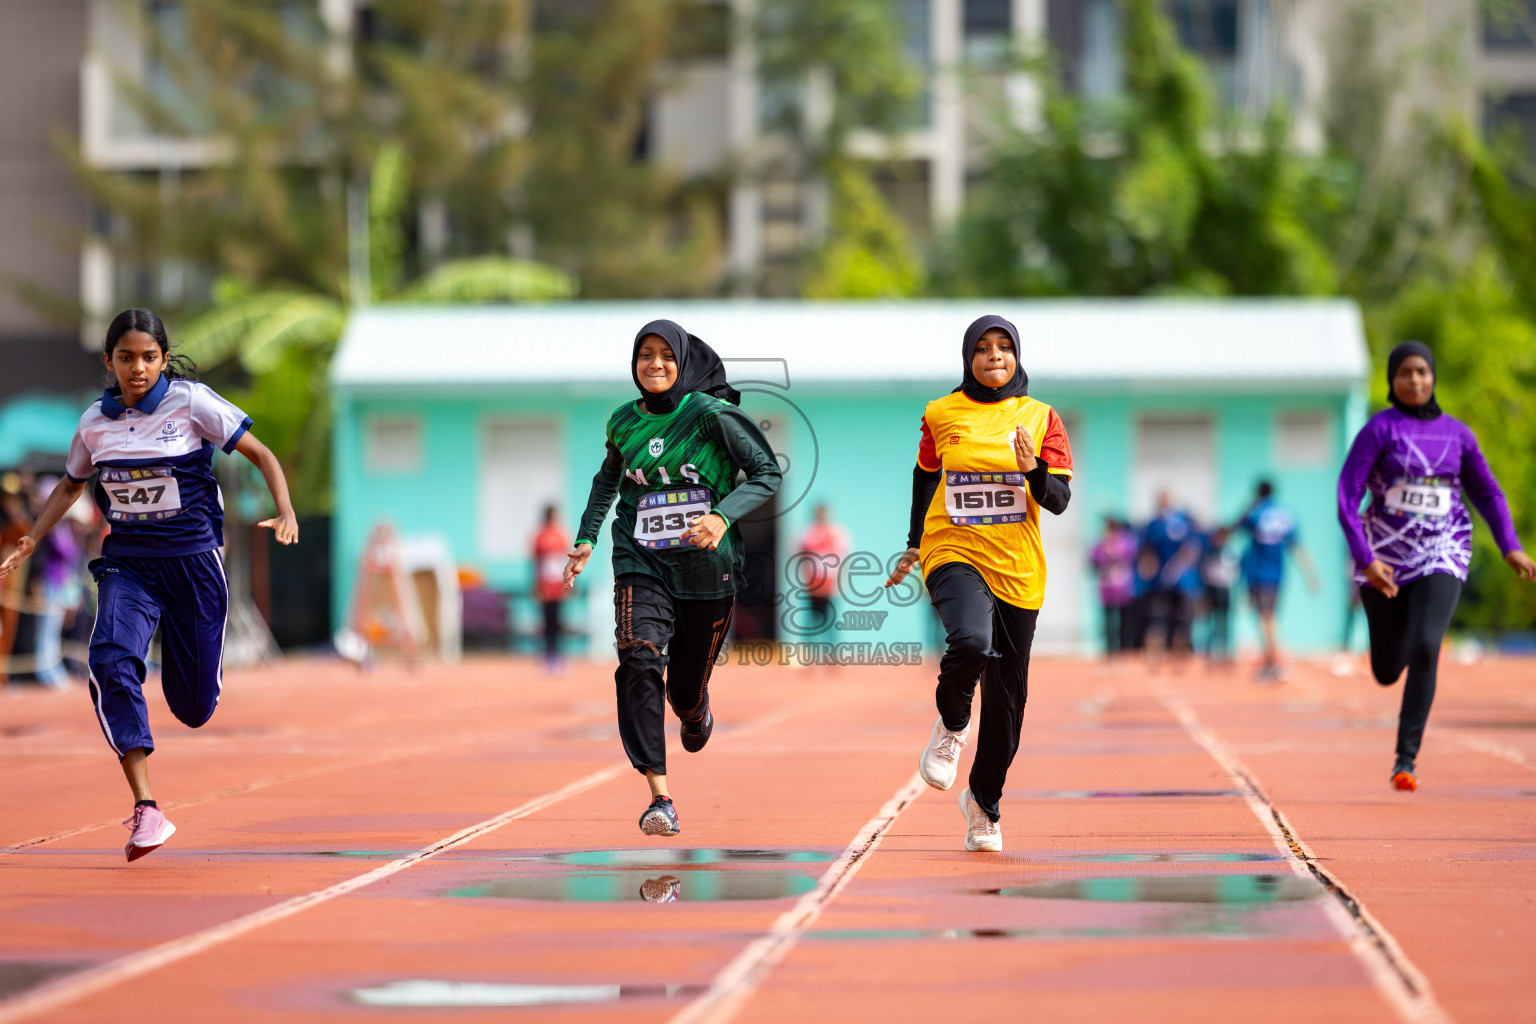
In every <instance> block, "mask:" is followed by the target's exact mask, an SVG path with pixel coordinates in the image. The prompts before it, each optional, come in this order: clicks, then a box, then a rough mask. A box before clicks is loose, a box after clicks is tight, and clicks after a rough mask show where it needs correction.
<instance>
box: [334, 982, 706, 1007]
mask: <svg viewBox="0 0 1536 1024" xmlns="http://www.w3.org/2000/svg"><path fill="white" fill-rule="evenodd" d="M704 988H705V986H703V985H526V984H506V983H502V982H487V981H439V980H433V979H412V980H406V981H391V982H388V983H387V984H384V985H379V986H376V987H374V988H357V989H353V990H352V991H351V992H349V993H348V998H349V999H350V1000H351V1001H352V1002H354V1003H360V1004H362V1005H364V1006H381V1007H406V1008H416V1009H430V1008H436V1007H453V1006H462V1007H475V1006H481V1007H491V1006H501V1007H512V1006H570V1005H583V1004H592V1003H616V1002H621V1001H625V1000H631V999H678V998H691V997H693V996H696V995H699V994H701V993H702V992H703V991H704Z"/></svg>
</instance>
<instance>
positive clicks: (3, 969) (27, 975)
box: [0, 960, 90, 999]
mask: <svg viewBox="0 0 1536 1024" xmlns="http://www.w3.org/2000/svg"><path fill="white" fill-rule="evenodd" d="M89 966H90V964H89V963H70V962H66V961H59V960H0V999H3V998H5V997H7V996H17V995H20V994H21V993H23V992H25V991H27V990H28V989H33V988H36V987H37V986H39V985H41V984H42V983H43V982H45V981H49V980H51V979H53V978H57V977H58V976H59V975H61V974H70V973H72V972H74V971H78V970H82V969H84V968H86V967H89Z"/></svg>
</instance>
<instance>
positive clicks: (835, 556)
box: [797, 505, 848, 634]
mask: <svg viewBox="0 0 1536 1024" xmlns="http://www.w3.org/2000/svg"><path fill="white" fill-rule="evenodd" d="M797 550H799V551H802V552H805V553H806V554H810V555H814V556H816V560H815V561H814V562H809V563H808V564H809V565H810V566H811V567H812V569H811V572H812V578H811V580H810V584H809V585H808V586H807V587H806V593H807V596H808V599H809V602H810V607H811V620H812V621H813V622H814V623H816V625H815V626H814V627H813V628H812V630H811V634H816V633H824V632H826V631H827V630H828V629H831V628H832V623H833V622H835V621H836V616H837V611H836V609H834V608H833V607H832V598H833V597H835V596H836V594H837V567H838V566H839V565H841V564H842V561H843V559H844V558H845V557H846V556H847V554H848V534H847V533H845V532H844V531H843V528H842V527H841V526H838V525H837V524H836V523H834V522H832V514H831V512H830V511H829V510H828V509H827V506H826V505H817V506H816V518H815V520H814V521H813V522H812V523H811V525H810V526H809V527H807V528H806V531H805V533H804V534H803V535H802V536H801V537H800V546H799V548H798V549H797Z"/></svg>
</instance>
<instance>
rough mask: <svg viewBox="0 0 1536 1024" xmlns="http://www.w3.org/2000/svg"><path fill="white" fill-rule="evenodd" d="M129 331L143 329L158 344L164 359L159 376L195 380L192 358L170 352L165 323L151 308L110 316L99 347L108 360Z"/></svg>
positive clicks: (169, 340) (129, 310) (195, 370)
mask: <svg viewBox="0 0 1536 1024" xmlns="http://www.w3.org/2000/svg"><path fill="white" fill-rule="evenodd" d="M129 331H143V332H144V333H145V334H147V335H149V336H150V337H151V338H154V339H155V344H157V345H159V346H160V355H161V356H163V357H164V359H165V369H164V370H162V371H160V374H161V376H163V377H169V378H170V379H172V380H176V379H181V380H197V367H196V366H195V365H193V363H192V360H190V359H188V358H187V357H186V356H184V355H182V354H180V353H179V352H178V353H172V352H171V339H170V338H169V337H167V336H166V333H165V324H163V323H161V322H160V318H159V317H158V316H156V315H155V314H154V311H153V310H148V309H125V310H123V311H122V312H121V313H119V314H117V316H115V317H113V318H112V323H111V324H109V325H108V326H107V341H106V344H105V345H103V346H102V348H101V350H102V352H103V353H104V354H105V355H106V357H107V359H108V360H110V359H111V358H112V350H113V349H115V348H117V343H118V342H119V341H121V340H122V338H123V335H125V334H127V333H128V332H129Z"/></svg>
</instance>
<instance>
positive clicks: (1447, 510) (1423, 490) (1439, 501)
mask: <svg viewBox="0 0 1536 1024" xmlns="http://www.w3.org/2000/svg"><path fill="white" fill-rule="evenodd" d="M1451 494H1452V491H1451V488H1450V486H1449V485H1447V484H1439V483H1429V482H1425V481H1420V480H1399V481H1398V482H1397V483H1395V484H1393V485H1392V486H1391V487H1389V488H1387V493H1386V495H1385V497H1384V498H1383V502H1384V503H1385V504H1386V506H1387V511H1389V512H1396V513H1397V514H1398V515H1400V516H1425V517H1427V518H1430V519H1440V518H1443V517H1445V516H1448V515H1450V514H1451Z"/></svg>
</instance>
